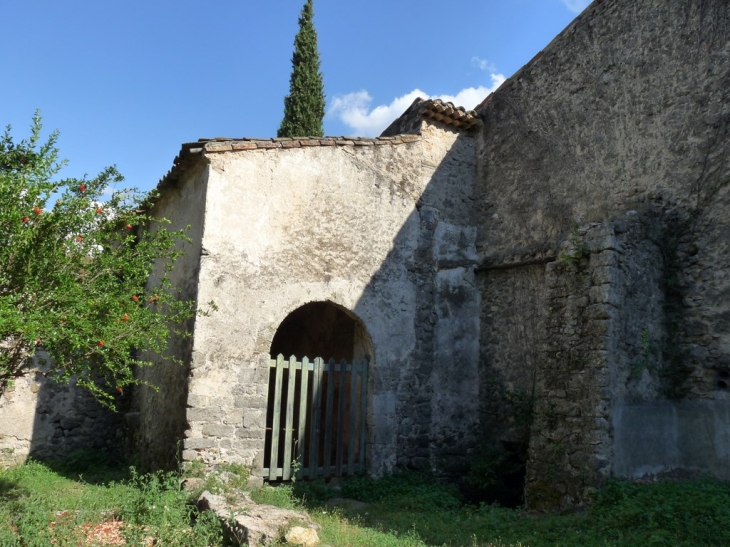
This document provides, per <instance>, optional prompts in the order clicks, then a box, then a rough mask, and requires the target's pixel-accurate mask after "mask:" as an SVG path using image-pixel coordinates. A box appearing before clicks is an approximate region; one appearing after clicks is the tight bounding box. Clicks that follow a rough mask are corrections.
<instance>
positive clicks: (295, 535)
mask: <svg viewBox="0 0 730 547" xmlns="http://www.w3.org/2000/svg"><path fill="white" fill-rule="evenodd" d="M284 539H286V542H287V543H291V544H292V545H303V546H304V547H314V546H315V545H317V544H318V543H319V536H318V535H317V531H316V530H313V529H312V528H302V527H301V526H295V527H294V528H292V529H291V530H289V531H288V532H287V533H286V535H285V536H284Z"/></svg>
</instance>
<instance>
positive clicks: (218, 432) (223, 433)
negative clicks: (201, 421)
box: [202, 424, 234, 437]
mask: <svg viewBox="0 0 730 547" xmlns="http://www.w3.org/2000/svg"><path fill="white" fill-rule="evenodd" d="M233 430H234V428H233V426H232V425H223V424H205V425H204V426H203V429H202V431H203V435H208V436H211V437H230V436H231V435H233Z"/></svg>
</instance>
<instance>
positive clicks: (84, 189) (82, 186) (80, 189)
mask: <svg viewBox="0 0 730 547" xmlns="http://www.w3.org/2000/svg"><path fill="white" fill-rule="evenodd" d="M79 192H81V193H82V194H83V193H84V192H86V185H85V184H82V185H81V186H79Z"/></svg>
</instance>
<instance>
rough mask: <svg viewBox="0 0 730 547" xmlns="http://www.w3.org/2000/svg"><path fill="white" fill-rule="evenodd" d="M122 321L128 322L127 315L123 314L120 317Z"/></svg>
mask: <svg viewBox="0 0 730 547" xmlns="http://www.w3.org/2000/svg"><path fill="white" fill-rule="evenodd" d="M122 321H129V315H128V314H126V313H125V314H124V315H123V316H122Z"/></svg>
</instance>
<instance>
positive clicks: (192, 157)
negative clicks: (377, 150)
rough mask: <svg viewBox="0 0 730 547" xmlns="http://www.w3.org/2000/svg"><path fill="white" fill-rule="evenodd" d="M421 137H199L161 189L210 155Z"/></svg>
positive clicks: (377, 143) (392, 142)
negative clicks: (199, 160)
mask: <svg viewBox="0 0 730 547" xmlns="http://www.w3.org/2000/svg"><path fill="white" fill-rule="evenodd" d="M417 140H419V137H418V135H395V136H392V137H374V138H367V137H293V138H288V137H287V138H272V139H259V138H253V137H244V138H241V139H232V138H228V137H215V138H213V139H198V141H197V142H187V143H183V145H182V147H181V149H180V153H179V154H178V155H177V157H176V158H175V160H174V161H173V165H172V168H171V169H170V170H169V171H168V172H167V173H166V174H165V176H163V177H162V178H161V179H160V182H159V183H158V184H157V190H158V191H161V190H163V189H164V188H167V187H169V186H174V185H175V183H176V182H177V180H178V179H179V178H180V176H181V175H182V173H183V172H184V171H185V170H186V169H187V168H188V167H189V166H190V165H192V164H193V163H195V162H196V161H197V160H198V159H200V158H202V157H203V156H205V155H206V154H211V153H213V154H215V153H220V152H238V151H244V150H271V149H282V148H284V149H287V148H309V147H315V146H384V145H391V146H393V145H398V144H408V143H412V142H415V141H417Z"/></svg>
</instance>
